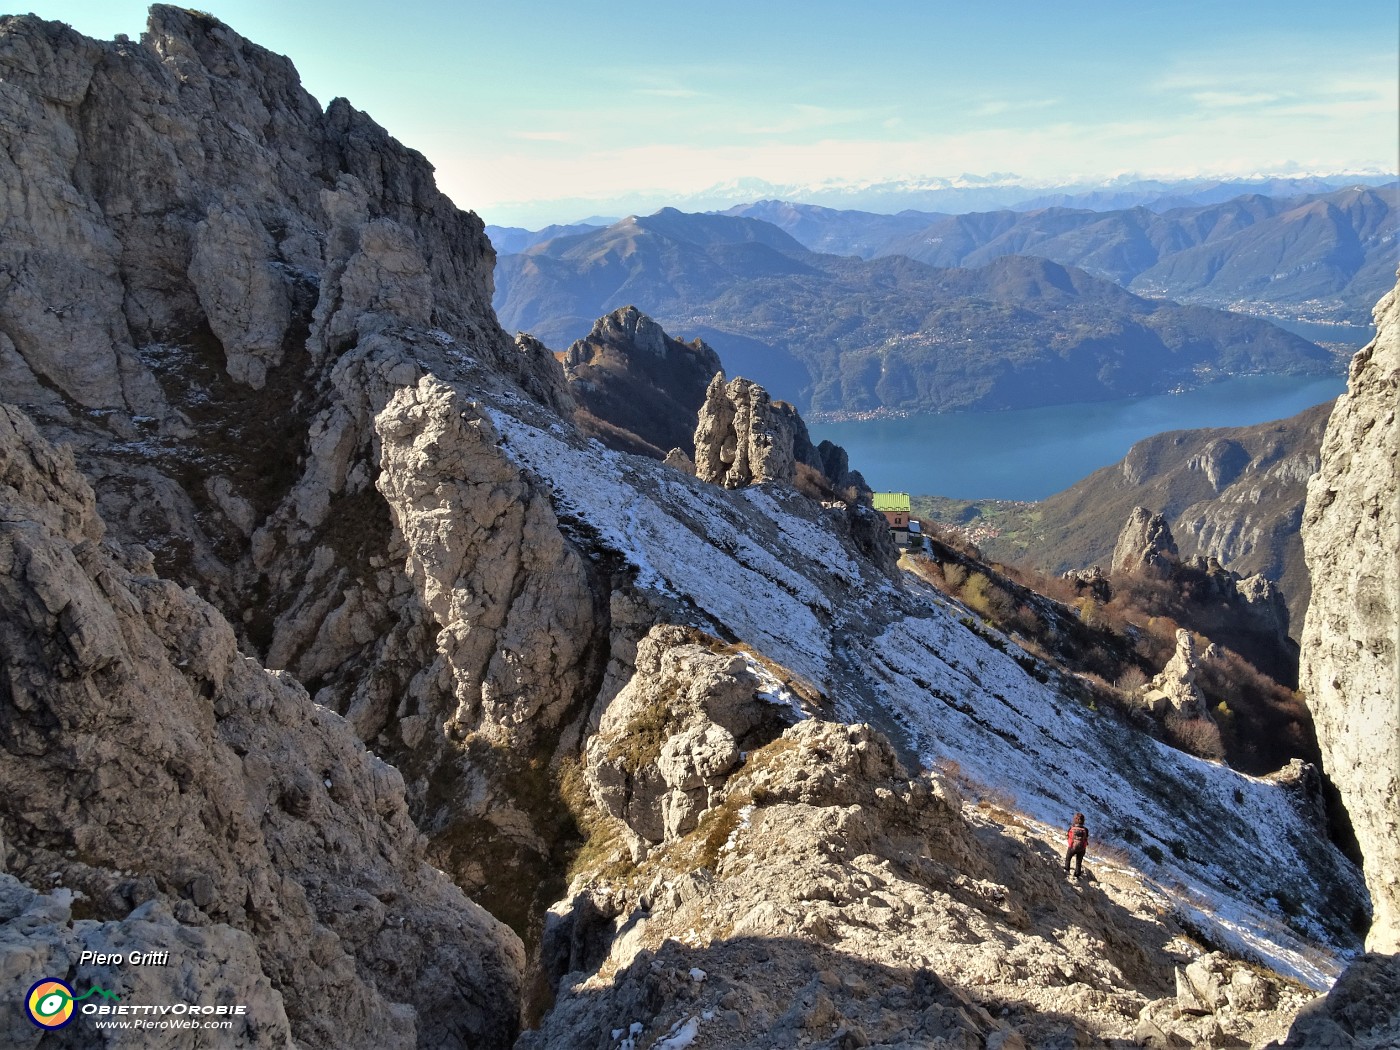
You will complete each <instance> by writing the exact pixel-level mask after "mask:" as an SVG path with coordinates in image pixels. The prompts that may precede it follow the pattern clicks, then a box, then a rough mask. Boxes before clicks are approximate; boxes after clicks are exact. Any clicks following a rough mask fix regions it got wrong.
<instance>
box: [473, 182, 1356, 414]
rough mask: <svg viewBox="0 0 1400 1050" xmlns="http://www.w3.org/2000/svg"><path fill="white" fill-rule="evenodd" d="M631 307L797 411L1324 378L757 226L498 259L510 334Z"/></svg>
mask: <svg viewBox="0 0 1400 1050" xmlns="http://www.w3.org/2000/svg"><path fill="white" fill-rule="evenodd" d="M629 304H634V305H636V306H638V307H639V308H641V309H642V310H645V311H646V312H647V313H649V314H650V315H651V316H653V317H655V318H656V319H657V321H658V322H660V323H661V324H663V325H664V326H665V327H666V328H667V329H668V330H670V331H674V332H684V333H685V334H686V335H687V336H689V337H692V338H695V337H699V338H702V339H704V340H705V341H706V342H707V343H709V344H710V345H711V346H713V347H714V348H715V349H716V350H717V351H718V352H719V354H720V357H721V359H722V360H723V361H724V364H725V367H726V368H727V369H728V370H729V372H730V374H731V375H734V374H740V375H745V376H748V377H749V378H752V379H755V380H756V381H758V382H760V383H762V384H763V385H764V386H766V387H767V388H768V389H769V390H771V391H772V392H773V393H774V395H775V396H778V397H783V398H786V399H788V400H791V401H793V402H795V403H796V404H798V405H799V407H801V408H802V409H803V410H804V411H807V412H812V413H823V414H826V415H828V416H840V415H852V414H859V413H870V412H890V411H897V412H934V411H950V410H954V409H979V410H992V409H1005V408H1023V407H1030V406H1035V405H1047V404H1059V403H1067V402H1077V401H1090V400H1103V399H1109V398H1118V397H1131V396H1137V395H1143V394H1149V393H1157V392H1162V391H1166V390H1169V389H1172V388H1174V387H1176V386H1178V385H1181V384H1188V385H1189V384H1194V383H1197V382H1200V381H1201V380H1202V379H1206V378H1209V377H1211V376H1216V375H1222V374H1237V373H1258V372H1266V373H1318V374H1321V373H1325V372H1327V371H1330V370H1332V369H1333V368H1335V367H1336V366H1335V363H1334V361H1333V359H1332V358H1331V357H1330V356H1329V355H1328V354H1327V352H1325V351H1323V350H1321V349H1320V348H1318V347H1317V346H1315V345H1314V344H1312V343H1309V342H1307V341H1306V340H1303V339H1301V338H1299V337H1297V336H1294V335H1292V334H1290V333H1287V332H1284V331H1282V330H1281V329H1279V328H1277V327H1275V326H1273V325H1270V324H1268V323H1266V322H1263V321H1260V320H1257V319H1254V318H1248V317H1242V316H1239V315H1235V314H1229V313H1225V312H1222V311H1218V310H1212V309H1206V308H1203V307H1197V306H1179V305H1177V304H1175V303H1170V302H1161V301H1152V300H1147V299H1143V298H1140V297H1138V296H1136V295H1133V294H1131V293H1129V292H1127V291H1125V290H1124V289H1122V288H1120V287H1118V286H1117V285H1115V284H1114V283H1112V282H1111V281H1107V280H1103V279H1100V278H1097V277H1094V276H1091V275H1090V274H1088V273H1086V272H1084V271H1083V270H1079V269H1074V268H1071V267H1066V266H1062V265H1060V264H1058V263H1055V262H1050V261H1046V260H1043V259H1033V258H1025V257H1020V256H1006V257H1003V258H999V259H996V260H994V261H992V262H991V263H990V264H988V265H986V266H983V267H981V268H978V269H940V268H937V267H933V266H929V265H926V264H924V263H921V262H917V261H915V260H912V259H908V258H904V257H900V256H886V257H882V258H878V259H873V260H861V259H857V258H850V257H840V256H834V255H827V254H821V253H817V252H813V251H810V250H808V249H807V248H805V247H804V246H803V245H801V244H800V243H799V242H798V241H797V240H795V239H794V238H793V237H791V236H789V235H788V234H787V233H784V232H783V231H782V230H780V229H778V228H777V227H776V226H773V225H772V224H770V223H767V222H761V221H758V220H756V219H750V218H742V217H736V216H723V215H693V214H685V213H682V212H679V211H676V210H674V209H669V208H668V209H663V210H662V211H660V212H658V213H657V214H655V215H652V216H648V217H645V218H637V217H631V218H628V219H624V220H622V221H621V222H619V223H615V224H614V225H612V226H609V227H607V228H606V229H602V230H594V231H591V232H585V233H580V234H577V235H574V236H566V237H560V238H555V239H554V240H551V241H547V242H545V243H543V244H538V245H535V246H533V247H531V248H529V249H527V250H526V251H524V252H522V253H518V254H514V255H503V256H501V257H500V258H499V260H498V263H497V269H496V299H495V307H496V310H497V313H498V315H499V317H500V319H501V322H502V323H503V324H504V325H506V326H507V327H508V328H513V329H517V330H523V331H528V332H531V333H532V334H534V335H535V336H536V337H538V338H539V339H541V340H543V341H544V342H545V343H547V344H548V345H551V346H554V347H564V346H568V345H569V344H570V343H572V342H573V341H574V340H575V339H577V338H582V337H583V336H585V335H587V334H588V332H589V331H590V330H591V328H592V325H593V320H594V318H596V317H598V316H600V315H601V314H605V313H608V312H610V311H612V310H614V309H617V308H618V307H620V306H625V305H629Z"/></svg>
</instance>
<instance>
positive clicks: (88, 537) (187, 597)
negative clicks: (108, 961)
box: [0, 407, 524, 1047]
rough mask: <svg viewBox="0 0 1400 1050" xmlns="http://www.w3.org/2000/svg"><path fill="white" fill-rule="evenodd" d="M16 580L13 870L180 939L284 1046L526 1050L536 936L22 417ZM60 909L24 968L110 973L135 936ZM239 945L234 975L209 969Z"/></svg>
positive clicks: (5, 428) (4, 417)
mask: <svg viewBox="0 0 1400 1050" xmlns="http://www.w3.org/2000/svg"><path fill="white" fill-rule="evenodd" d="M0 565H3V567H4V570H5V571H4V573H3V577H0V579H2V580H3V582H0V646H3V648H4V651H5V653H6V666H5V675H4V679H3V692H0V711H3V719H0V722H2V723H3V726H4V730H3V737H4V741H3V743H4V750H3V752H0V798H3V803H0V837H3V841H4V844H5V846H6V847H7V849H8V857H7V863H8V867H9V869H10V871H11V872H12V873H13V874H15V875H16V876H18V877H19V878H20V879H21V880H23V881H24V882H26V883H28V884H29V885H30V886H36V887H37V886H39V885H43V886H44V888H45V889H46V890H52V889H53V888H55V887H63V888H64V890H66V891H70V893H71V897H70V898H69V899H70V901H76V900H79V899H81V900H82V902H83V910H84V917H85V918H91V919H93V920H95V921H97V922H102V923H107V924H111V923H121V922H126V923H138V924H139V923H142V922H145V923H151V922H155V923H157V924H164V932H163V933H161V936H162V937H166V938H167V939H169V940H170V941H171V942H172V947H174V946H175V943H177V942H178V944H179V945H180V952H181V953H184V952H186V951H187V950H188V951H189V952H190V953H191V954H192V955H193V958H192V959H187V960H186V961H184V962H181V963H178V964H177V965H179V966H182V967H185V968H186V969H187V970H189V972H190V974H191V976H197V975H198V974H200V973H203V972H205V970H208V973H209V976H210V977H211V978H217V979H218V980H221V981H231V982H233V984H232V985H230V987H234V988H236V989H238V990H239V994H242V993H243V992H247V994H249V995H250V996H254V997H256V999H257V1001H258V1003H259V1004H260V1005H259V1006H258V1011H259V1013H258V1016H259V1017H262V1018H264V1019H265V1020H266V1022H267V1023H268V1024H269V1025H273V1026H274V1030H275V1025H276V1024H278V1023H281V1022H280V1021H279V1018H280V1016H281V1013H280V1011H281V1009H282V1008H283V1007H285V1014H286V1018H287V1020H288V1021H289V1022H290V1027H291V1032H292V1035H293V1037H294V1038H295V1039H296V1041H297V1043H298V1044H299V1045H301V1046H306V1047H340V1046H349V1045H355V1046H365V1047H369V1046H376V1047H383V1046H394V1047H408V1046H413V1045H415V1043H416V1042H419V1041H421V1043H422V1044H423V1045H441V1044H442V1043H444V1042H447V1043H456V1044H465V1045H472V1046H506V1045H509V1043H510V1041H511V1039H512V1037H513V1033H514V1029H515V1026H516V1010H515V1006H514V1003H515V1001H516V1000H517V998H518V995H519V987H520V981H521V971H522V968H523V963H524V959H523V953H522V951H521V947H520V943H519V941H518V940H517V939H516V937H515V935H514V934H512V933H510V932H509V931H508V930H507V929H505V927H503V926H502V925H501V924H500V923H498V922H497V921H496V920H495V919H493V918H491V917H490V916H489V915H487V914H486V913H485V912H484V911H483V910H482V909H481V908H479V907H477V906H476V905H474V904H472V903H471V902H470V901H469V900H467V899H466V898H465V897H464V896H463V895H462V893H461V891H460V890H458V889H457V888H456V887H455V886H453V885H452V884H451V883H450V882H449V881H448V879H447V878H446V877H445V876H444V875H443V874H442V873H441V872H439V871H437V870H435V869H433V868H431V867H429V866H428V864H427V863H426V862H425V856H424V845H423V842H422V840H421V839H420V837H419V834H418V831H417V829H416V828H415V827H414V826H413V824H412V822H411V821H410V819H409V816H408V810H407V807H406V805H405V800H404V788H403V780H402V778H401V777H400V776H399V774H398V772H397V771H396V770H394V769H393V768H392V767H390V766H388V765H386V764H385V763H384V762H382V761H381V760H380V759H378V758H376V757H374V756H373V755H370V754H369V753H367V752H366V751H365V750H364V748H363V747H362V746H361V744H360V743H359V741H358V740H357V739H356V738H355V735H354V733H353V732H352V731H351V729H350V727H349V726H348V725H347V724H346V723H345V722H344V721H343V720H342V719H340V718H339V717H338V716H337V715H335V714H333V713H332V712H330V711H328V710H326V709H325V708H323V707H320V706H318V705H316V704H313V703H312V702H311V699H310V698H309V697H308V696H307V694H306V692H305V690H303V689H302V688H301V686H300V685H299V684H298V683H297V682H296V681H295V680H294V679H292V678H291V677H290V676H289V675H286V674H283V673H278V672H270V671H266V670H264V669H263V668H262V667H260V666H259V665H258V664H257V663H256V662H254V661H253V660H251V659H249V658H248V657H246V656H244V655H242V654H241V653H240V652H239V651H238V648H237V644H236V640H235V637H234V634H233V631H232V629H231V628H230V627H229V625H228V624H227V623H226V622H225V621H224V619H223V618H222V617H221V616H220V615H219V614H218V613H217V612H216V611H215V610H214V609H213V608H211V607H210V606H209V605H207V604H206V603H205V602H203V601H201V600H200V599H198V598H197V597H195V596H194V595H193V594H192V593H190V592H188V591H184V590H181V589H180V588H179V587H178V586H176V585H175V584H173V583H170V582H169V581H167V580H164V579H161V578H159V577H158V576H156V575H154V572H153V567H152V564H151V560H150V556H149V555H148V554H147V553H146V552H145V551H143V550H141V549H140V548H133V547H122V546H120V545H117V544H114V543H112V542H109V541H105V540H104V528H103V523H102V521H101V520H100V518H99V517H98V515H97V513H96V501H95V498H94V495H93V493H92V490H91V489H90V488H89V487H88V485H87V484H86V482H85V481H84V480H83V479H82V478H81V477H80V476H79V475H78V473H77V471H76V470H75V468H74V464H73V460H72V457H71V456H70V455H69V454H68V453H67V452H66V451H59V450H55V449H54V448H53V447H52V446H50V445H49V444H48V443H47V442H45V441H44V440H43V438H41V437H40V436H39V435H38V433H37V432H36V431H35V429H34V427H33V426H32V425H31V424H30V423H29V421H28V420H27V419H26V418H25V417H24V415H23V414H22V413H20V412H18V411H17V410H14V409H12V408H9V407H0ZM23 907H25V908H28V907H30V904H24V905H23ZM50 911H51V913H52V914H51V918H50V920H48V921H49V926H50V927H51V932H50V933H48V934H45V936H47V937H50V938H51V944H52V947H51V949H50V950H48V951H47V952H45V953H38V952H27V953H26V954H24V955H23V957H22V959H17V958H13V957H12V958H11V960H10V962H9V964H8V965H9V966H10V967H11V968H12V970H15V971H16V972H17V973H18V974H19V975H21V976H22V975H23V974H28V973H33V974H34V977H33V980H37V979H38V978H39V977H42V976H46V975H48V976H62V975H67V976H73V975H74V974H75V973H77V974H80V975H84V976H85V975H87V973H88V972H87V971H79V970H75V969H74V967H76V966H77V961H76V959H74V958H73V957H72V952H71V950H70V949H71V947H72V946H73V945H75V944H77V943H78V942H79V941H81V940H83V939H84V938H87V937H88V936H89V934H91V935H92V937H93V938H94V939H95V940H101V938H102V937H104V936H113V937H116V936H117V934H116V933H115V932H112V931H111V930H107V932H104V931H103V930H96V929H95V928H90V927H81V928H79V927H69V926H68V925H67V922H68V919H67V917H66V916H64V915H63V914H62V911H61V909H57V910H54V909H50ZM46 914H48V913H46ZM10 917H11V918H13V916H10ZM177 926H178V927H180V928H183V927H198V928H201V929H207V930H208V931H209V932H208V933H207V934H204V933H195V932H191V933H190V934H188V935H187V934H185V933H184V932H182V929H177V928H176V927H177ZM141 928H142V929H145V928H146V927H141ZM238 931H242V932H241V933H239V932H238ZM157 932H159V931H157ZM142 936H145V935H144V934H143V935H142ZM152 936H154V934H152ZM202 937H203V938H206V940H207V941H208V944H207V945H206V947H205V948H201V947H200V944H201V940H200V938H202ZM219 943H225V944H227V945H228V947H227V951H228V952H229V953H230V955H229V959H230V962H229V963H228V964H227V969H226V970H224V971H219V970H217V968H210V964H209V963H207V962H201V961H199V960H200V959H201V958H203V956H202V955H201V954H200V953H202V952H204V951H205V950H208V951H218V950H222V949H217V948H216V945H217V944H219ZM51 966H52V967H55V968H57V971H58V972H54V971H52V970H49V969H48V967H51ZM201 968H203V969H201ZM40 970H42V971H44V972H39V971H40ZM259 971H260V973H261V974H263V975H266V979H267V980H268V981H270V983H271V989H274V990H275V991H276V992H277V993H280V997H281V1003H280V1004H279V1003H278V1001H277V997H276V996H273V995H272V994H271V993H270V992H269V990H268V988H267V986H266V984H265V983H259V981H258V980H257V979H256V976H255V975H257V974H258V972H259ZM221 973H222V976H220V974H221ZM239 974H242V976H238V975H239ZM114 979H115V980H118V981H119V982H122V981H125V982H126V983H125V985H124V986H126V987H130V988H132V990H133V992H135V991H142V990H151V991H154V990H155V989H156V988H157V987H158V986H159V982H156V983H155V984H154V985H151V986H149V988H148V987H147V986H146V985H143V984H142V983H141V981H139V980H136V981H135V982H134V983H133V982H132V981H131V980H127V978H126V976H125V971H123V975H118V976H116V977H115V978H114ZM31 983H32V982H31ZM190 987H191V988H198V987H199V986H198V985H197V984H196V985H193V986H190ZM183 994H186V995H189V994H193V993H192V992H191V991H190V990H188V989H186V990H185V991H184V992H183ZM463 997H465V998H463Z"/></svg>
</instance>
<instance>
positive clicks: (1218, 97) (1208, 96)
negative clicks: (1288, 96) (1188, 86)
mask: <svg viewBox="0 0 1400 1050" xmlns="http://www.w3.org/2000/svg"><path fill="white" fill-rule="evenodd" d="M1191 98H1192V100H1194V101H1195V103H1196V104H1197V105H1199V106H1205V107H1206V108H1207V109H1230V108H1235V107H1239V106H1265V105H1268V104H1269V103H1271V102H1278V101H1280V99H1281V96H1279V95H1276V94H1274V93H1273V92H1271V91H1255V92H1247V91H1197V92H1194V93H1193V94H1192V95H1191Z"/></svg>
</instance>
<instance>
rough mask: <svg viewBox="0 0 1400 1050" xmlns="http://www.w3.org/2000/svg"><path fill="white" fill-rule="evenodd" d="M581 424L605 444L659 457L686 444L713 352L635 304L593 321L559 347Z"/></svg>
mask: <svg viewBox="0 0 1400 1050" xmlns="http://www.w3.org/2000/svg"><path fill="white" fill-rule="evenodd" d="M560 361H561V362H562V363H563V367H564V375H565V378H566V380H567V382H568V388H569V391H570V393H571V396H572V397H573V399H574V400H575V401H576V402H577V404H578V406H579V408H580V409H581V410H582V411H581V412H580V413H579V414H578V415H577V417H576V419H577V422H578V423H579V424H580V425H581V426H582V427H583V429H584V430H585V431H586V432H588V433H590V434H592V435H593V436H595V437H597V438H598V439H599V440H600V441H602V442H603V443H604V444H605V445H608V446H610V447H613V448H617V449H620V450H621V451H625V452H640V453H642V454H644V455H648V456H651V457H652V458H653V459H661V458H663V457H664V456H665V455H666V453H667V452H668V451H669V450H671V449H673V448H680V449H682V450H683V451H685V452H686V453H689V451H690V449H691V447H692V446H691V438H692V435H693V434H694V430H695V418H696V415H697V414H698V413H699V411H700V405H701V403H702V402H703V401H704V399H705V389H706V387H707V385H708V384H709V381H710V377H711V376H713V375H714V374H715V373H716V372H717V371H719V370H720V361H719V355H718V354H716V353H715V352H714V351H713V350H711V349H710V348H709V347H708V346H706V345H705V343H704V342H702V341H701V340H699V339H696V340H694V341H692V342H689V343H685V342H682V341H681V340H679V339H673V338H671V337H670V336H669V335H667V334H666V332H665V331H663V330H662V328H661V326H660V325H659V324H657V323H656V322H655V321H653V320H652V319H651V318H650V317H648V316H647V315H646V314H644V313H642V312H641V311H640V310H638V309H637V308H636V307H635V306H625V307H623V308H622V309H620V310H614V311H613V312H612V313H610V314H606V315H605V316H603V317H600V318H598V320H596V321H594V322H593V329H592V331H591V332H589V334H588V335H587V336H586V337H585V338H583V339H579V340H576V341H575V342H574V343H573V344H572V345H571V346H570V347H569V348H568V349H567V350H565V351H564V353H563V354H561V355H560Z"/></svg>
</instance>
